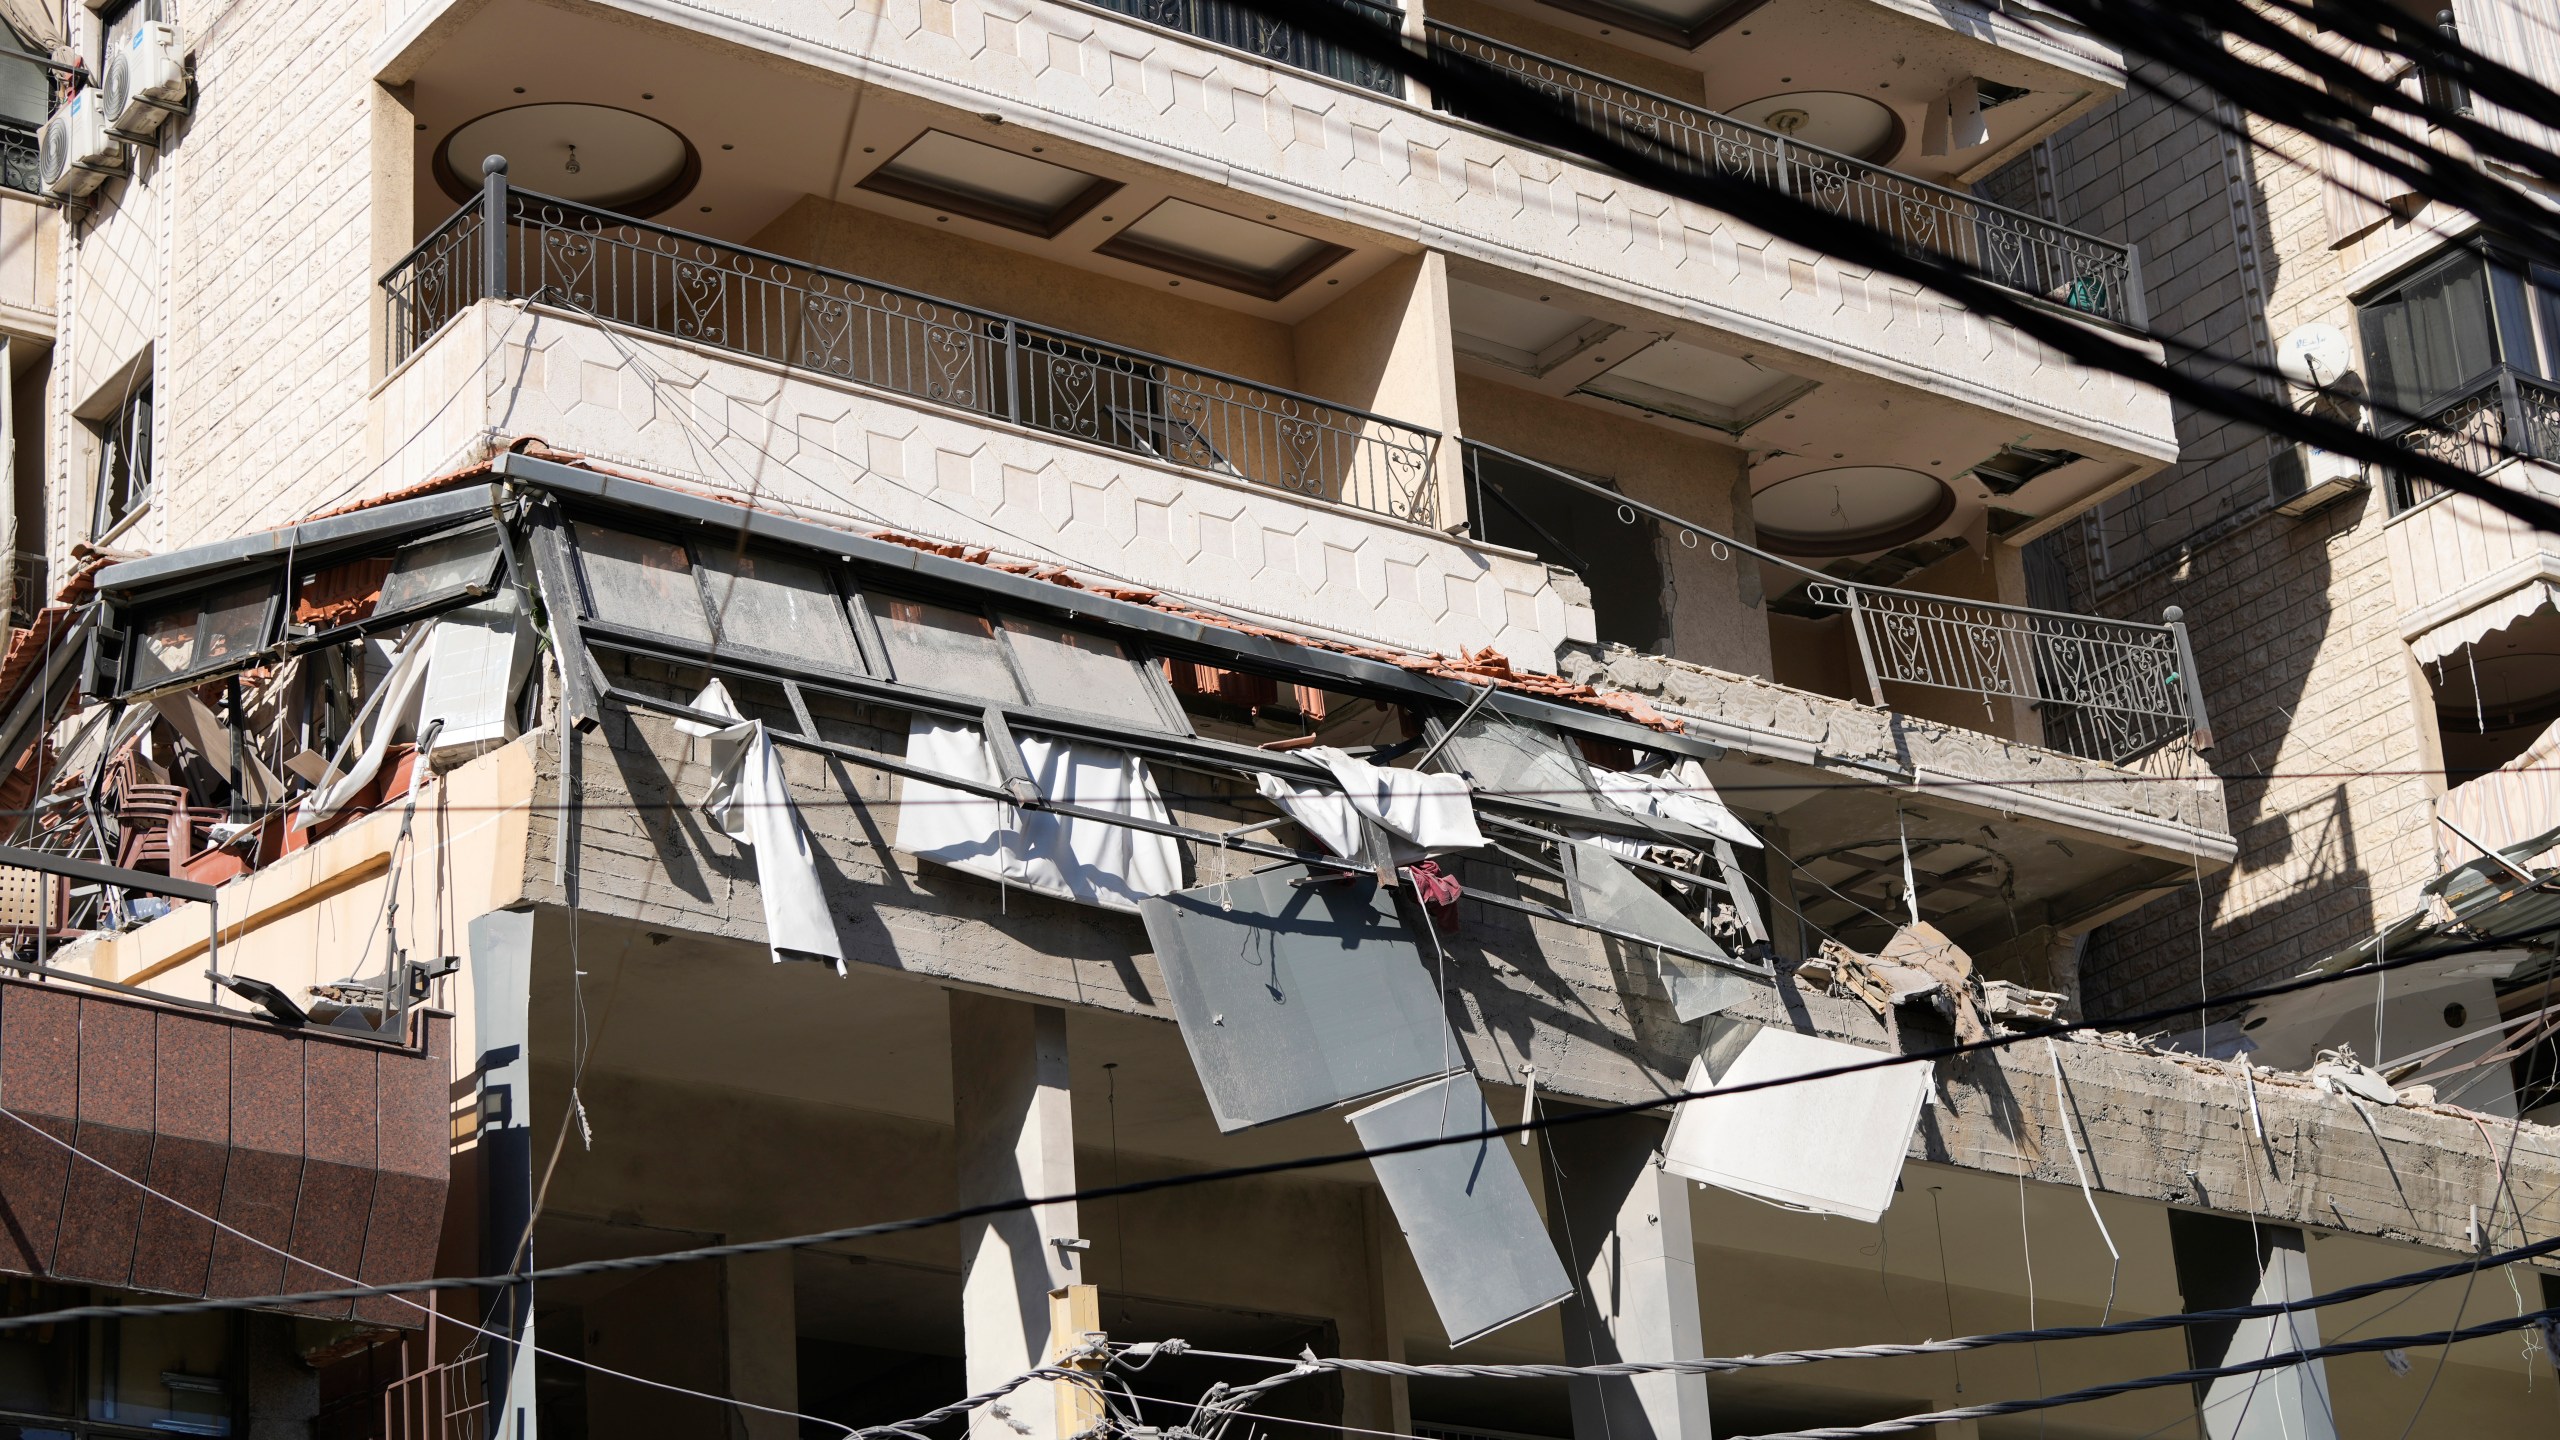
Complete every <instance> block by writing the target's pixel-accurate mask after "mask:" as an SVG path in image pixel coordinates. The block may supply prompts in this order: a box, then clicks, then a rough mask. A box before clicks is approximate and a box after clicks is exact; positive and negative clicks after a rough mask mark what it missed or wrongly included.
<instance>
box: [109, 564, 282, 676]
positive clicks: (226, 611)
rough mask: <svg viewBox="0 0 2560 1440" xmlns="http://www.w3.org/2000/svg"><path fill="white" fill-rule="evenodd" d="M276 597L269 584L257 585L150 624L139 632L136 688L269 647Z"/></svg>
mask: <svg viewBox="0 0 2560 1440" xmlns="http://www.w3.org/2000/svg"><path fill="white" fill-rule="evenodd" d="M274 593H275V592H274V587H273V586H272V585H271V584H269V583H268V582H267V581H264V580H257V581H252V582H250V583H249V584H246V585H240V586H235V587H234V588H232V589H229V590H225V591H222V592H221V593H219V594H216V595H211V596H207V597H204V598H203V599H201V600H199V601H198V602H197V603H195V604H192V605H181V606H179V607H177V608H175V609H172V610H169V611H166V612H164V613H162V614H160V615H157V616H155V617H153V618H152V619H150V620H148V621H145V622H144V623H143V624H142V625H140V626H138V627H136V629H135V632H134V642H135V644H134V655H133V683H134V684H135V685H137V686H142V685H154V684H158V683H159V682H160V681H162V680H168V679H174V678H176V677H178V676H181V675H185V674H187V673H189V672H191V671H195V670H202V669H206V668H209V667H212V666H217V665H220V664H222V663H224V662H225V661H231V660H238V659H239V658H241V657H242V656H244V655H248V654H250V653H252V652H254V651H256V650H257V649H258V648H259V647H260V646H261V645H263V644H265V643H266V638H267V604H268V601H269V600H270V599H271V598H272V597H273V595H274Z"/></svg>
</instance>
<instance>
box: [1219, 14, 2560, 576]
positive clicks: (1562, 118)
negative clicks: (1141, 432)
mask: <svg viewBox="0 0 2560 1440" xmlns="http://www.w3.org/2000/svg"><path fill="white" fill-rule="evenodd" d="M1237 3H1238V4H1239V5H1241V6H1242V7H1243V8H1245V9H1248V10H1252V11H1254V12H1256V13H1258V14H1261V15H1264V16H1266V17H1267V18H1270V19H1272V20H1274V21H1281V22H1285V23H1287V24H1290V25H1292V26H1295V27H1296V28H1298V29H1300V30H1304V31H1306V32H1308V33H1310V34H1313V35H1315V36H1317V37H1318V38H1321V39H1324V40H1327V41H1330V42H1332V43H1334V44H1336V45H1339V46H1341V47H1342V48H1343V49H1344V50H1346V51H1348V52H1350V53H1352V54H1355V55H1359V56H1362V57H1363V58H1366V59H1370V60H1374V61H1377V62H1380V63H1382V64H1385V65H1388V66H1390V67H1391V68H1393V69H1395V70H1396V71H1397V72H1398V73H1400V74H1403V75H1405V76H1407V77H1408V78H1411V79H1413V80H1416V81H1419V82H1420V83H1422V84H1423V85H1426V86H1428V87H1430V88H1431V90H1432V92H1433V93H1434V95H1444V96H1448V97H1450V98H1452V99H1454V100H1456V101H1458V102H1459V104H1458V107H1457V108H1459V109H1460V110H1461V111H1462V112H1466V113H1474V114H1496V113H1499V114H1503V115H1504V116H1505V119H1506V120H1507V121H1508V122H1509V128H1511V129H1512V130H1513V131H1514V132H1515V133H1517V134H1519V135H1520V136H1521V137H1522V138H1524V139H1528V140H1530V141H1532V142H1533V143H1541V144H1547V145H1551V146H1553V147H1554V148H1556V149H1558V150H1561V151H1563V152H1565V153H1567V154H1570V155H1574V156H1577V157H1579V158H1582V159H1585V160H1588V161H1590V162H1592V163H1594V164H1598V165H1601V166H1604V167H1605V168H1608V169H1610V170H1614V171H1616V172H1618V173H1619V174H1621V175H1624V176H1626V177H1627V178H1629V179H1631V180H1633V181H1635V182H1636V183H1638V184H1641V185H1644V186H1647V187H1648V188H1651V189H1653V190H1656V191H1658V192H1660V193H1662V194H1665V195H1670V196H1673V197H1676V198H1680V199H1685V200H1688V201H1691V202H1693V203H1695V204H1699V205H1703V206H1706V207H1708V208H1709V209H1713V210H1718V211H1721V212H1724V213H1726V214H1730V215H1734V216H1737V217H1740V218H1743V219H1745V220H1748V221H1749V222H1751V223H1752V224H1754V225H1757V226H1759V227H1760V228H1762V229H1764V230H1767V231H1768V232H1769V233H1770V234H1772V235H1773V236H1776V237H1777V238H1780V239H1783V240H1786V241H1789V242H1791V243H1794V244H1798V245H1802V246H1804V247H1806V248H1807V249H1808V250H1810V251H1813V252H1815V253H1820V254H1827V255H1830V256H1832V257H1834V258H1836V259H1839V260H1844V261H1847V262H1849V263H1852V264H1857V265H1865V266H1869V267H1871V268H1873V269H1876V270H1879V271H1882V272H1884V273H1887V274H1891V275H1895V276H1899V277H1901V278H1903V279H1906V280H1912V281H1916V282H1918V283H1920V284H1922V285H1926V286H1928V287H1929V288H1931V289H1933V290H1936V291H1938V292H1939V293H1941V294H1944V295H1946V296H1947V297H1948V298H1950V299H1953V300H1955V301H1957V302H1958V303H1960V304H1962V305H1963V306H1965V307H1966V308H1968V309H1970V310H1973V311H1975V312H1976V313H1979V314H1982V315H1984V316H1987V317H1991V318H1995V319H1998V320H2000V321H2002V322H2004V323H2006V324H2008V325H2010V326H2011V327H2013V328H2015V329H2016V330H2018V331H2019V332H2020V333H2022V334H2025V335H2027V336H2029V337H2031V338H2033V339H2034V340H2036V341H2038V342H2040V343H2042V344H2044V345H2046V346H2048V347H2050V348H2051V349H2052V350H2053V351H2055V352H2056V353H2058V354H2060V355H2063V356H2065V357H2067V358H2069V359H2071V360H2074V361H2076V362H2078V363H2080V364H2083V365H2086V366H2088V367H2090V368H2092V369H2095V370H2101V371H2104V372H2106V373H2109V374H2113V375H2119V376H2122V377H2124V378H2126V379H2129V380H2133V381H2136V382H2139V383H2142V384H2146V385H2149V386H2152V387H2153V388H2155V389H2158V390H2160V391H2161V392H2163V393H2164V394H2166V395H2167V396H2169V397H2170V398H2171V399H2174V400H2180V401H2183V402H2185V403H2187V404H2189V405H2193V406H2195V407H2196V408H2198V409H2202V410H2206V411H2209V412H2211V413H2214V414H2217V415H2221V416H2223V417H2225V418H2226V419H2231V420H2236V421H2239V422H2241V423H2243V424H2248V425H2254V426H2257V427H2259V428H2261V429H2265V430H2268V431H2271V432H2273V433H2276V434H2280V435H2284V436H2286V437H2288V438H2291V439H2297V440H2302V441H2306V442H2308V443H2310V444H2313V445H2316V446H2318V447H2320V448H2322V449H2324V450H2329V451H2332V452H2334V453H2337V454H2340V455H2344V456H2347V457H2349V458H2352V459H2357V460H2362V461H2364V462H2366V463H2368V464H2371V465H2375V466H2377V467H2380V468H2383V469H2385V470H2396V471H2398V472H2400V473H2402V474H2404V475H2409V476H2412V477H2415V478H2418V479H2422V480H2427V481H2430V482H2433V483H2435V484H2438V485H2441V486H2443V487H2444V488H2446V489H2449V490H2452V491H2455V492H2456V493H2459V494H2463V495H2468V496H2471V497H2473V498H2475V499H2478V500H2480V501H2481V502H2482V503H2484V504H2487V505H2490V506H2492V507H2494V508H2496V509H2499V510H2501V511H2504V512H2506V513H2507V514H2509V515H2512V516H2514V517H2515V518H2517V519H2519V520H2522V521H2524V522H2525V523H2526V524H2528V525H2531V526H2533V527H2534V528H2536V529H2539V530H2546V531H2553V532H2560V504H2554V503H2553V502H2551V501H2549V500H2546V499H2543V498H2541V497H2539V496H2536V495H2528V494H2526V493H2524V492H2522V491H2519V490H2516V489H2513V488H2511V487H2508V486H2505V485H2501V484H2498V483H2496V482H2494V481H2490V480H2487V479H2485V478H2483V477H2482V476H2480V475H2478V474H2475V473H2473V472H2472V471H2469V470H2466V469H2463V468H2462V467H2460V466H2458V465H2454V464H2452V463H2450V462H2448V461H2444V460H2440V459H2438V458H2436V457H2434V456H2430V455H2427V454H2424V453H2423V452H2419V451H2413V450H2409V449H2406V448H2403V447H2401V446H2399V445H2396V444H2393V443H2391V442H2388V441H2384V440H2382V439H2380V438H2378V437H2376V436H2374V435H2371V434H2369V433H2367V432H2365V431H2363V430H2361V429H2359V428H2357V427H2354V426H2351V425H2349V424H2346V423H2345V422H2343V421H2340V420H2336V419H2333V418H2330V417H2328V416H2326V415H2321V414H2315V413H2309V412H2303V411H2297V410H2295V409H2293V408H2292V407H2291V406H2290V405H2287V404H2284V403H2282V402H2280V401H2277V400H2273V399H2269V398H2268V397H2266V396H2263V395H2257V394H2253V393H2250V392H2248V391H2245V390H2240V389H2237V388H2234V387H2231V386H2228V385H2224V384H2222V383H2220V382H2218V381H2212V380H2207V379H2204V378H2202V377H2200V376H2195V375H2190V374H2187V373H2186V372H2184V371H2181V370H2178V369H2176V368H2173V367H2171V366H2169V365H2167V364H2165V363H2163V362H2162V361H2159V360H2155V359H2153V358H2151V357H2150V356H2149V355H2148V354H2146V353H2144V352H2142V351H2140V350H2139V349H2137V348H2136V347H2133V346H2131V345H2128V344H2126V343H2124V342H2122V341H2120V340H2117V339H2115V338H2113V337H2111V336H2109V335H2106V334H2104V333H2102V332H2101V331H2099V330H2098V329H2097V328H2095V327H2093V326H2089V325H2087V324H2085V323H2084V322H2082V321H2080V320H2078V319H2075V318H2072V317H2070V316H2069V315H2068V314H2067V313H2065V312H2060V311H2055V310H2048V309H2046V308H2045V307H2044V306H2042V305H2041V304H2039V303H2037V302H2034V301H2031V300H2029V299H2028V298H2027V297H2025V296H2023V295H2019V294H2015V293H2013V292H2011V291H2009V290H2007V289H2005V288H2003V287H2002V286H2000V285H1998V284H1996V283H1994V282H1992V281H1990V280H1988V279H1986V278H1984V277H1983V276H1982V275H1981V274H1980V273H1979V272H1977V271H1975V270H1973V269H1972V268H1971V267H1970V266H1968V265H1965V264H1963V263H1962V262H1960V261H1956V260H1953V259H1949V258H1946V257H1943V256H1940V255H1937V254H1934V253H1931V252H1928V251H1924V250H1919V249H1916V248H1914V247H1911V246H1909V245H1907V244H1905V243H1903V242H1902V241H1900V240H1899V239H1897V238H1896V237H1893V236H1890V235H1888V234H1886V233H1884V232H1882V231H1876V230H1871V229H1868V228H1866V227H1864V226H1861V225H1859V224H1857V223H1855V222H1854V221H1848V220H1844V219H1843V218H1842V217H1841V216H1838V215H1836V214H1833V213H1832V212H1831V211H1829V210H1827V209H1824V208H1823V207H1821V206H1819V205H1816V204H1813V203H1811V202H1809V201H1807V200H1804V199H1802V198H1800V197H1798V196H1796V195H1793V194H1791V193H1788V192H1786V191H1782V190H1779V189H1776V188H1774V187H1772V186H1770V185H1768V184H1765V183H1763V182H1761V181H1759V180H1756V179H1750V178H1743V177H1738V176H1733V175H1728V174H1723V173H1716V172H1710V171H1702V170H1700V169H1698V168H1696V167H1695V166H1694V165H1693V164H1683V163H1680V160H1681V159H1682V158H1684V157H1679V156H1678V155H1677V152H1675V151H1671V150H1669V149H1667V147H1664V146H1663V145H1662V144H1661V143H1660V142H1659V141H1654V140H1650V139H1649V138H1648V137H1644V136H1642V135H1640V134H1638V133H1637V132H1634V131H1617V132H1615V133H1613V132H1610V131H1603V130H1601V129H1599V128H1597V127H1594V126H1593V125H1591V124H1590V123H1588V122H1586V121H1584V120H1582V119H1581V118H1580V117H1579V116H1578V115H1576V114H1575V113H1574V112H1573V110H1572V108H1571V107H1570V106H1569V105H1566V104H1563V103H1560V102H1559V101H1557V100H1556V99H1554V98H1553V97H1551V96H1549V95H1547V94H1546V93H1544V92H1543V91H1541V90H1539V89H1537V88H1536V87H1535V86H1534V85H1532V84H1530V83H1529V82H1527V81H1525V80H1523V79H1520V78H1518V77H1516V76H1513V75H1511V74H1510V73H1509V72H1507V71H1504V70H1501V69H1499V68H1498V67H1495V66H1491V65H1488V64H1485V63H1483V62H1480V61H1472V60H1461V59H1454V58H1450V57H1444V56H1443V55H1441V54H1438V53H1436V52H1429V51H1423V52H1417V51H1415V50H1414V49H1411V48H1409V47H1408V46H1407V45H1406V44H1405V43H1404V41H1403V39H1402V38H1401V37H1400V36H1398V35H1396V34H1394V33H1392V32H1389V31H1386V30H1383V29H1381V28H1379V27H1377V26H1375V25H1373V24H1371V23H1369V22H1367V21H1364V20H1361V19H1358V18H1355V17H1354V16H1352V15H1351V13H1350V12H1348V11H1343V10H1338V9H1336V8H1335V7H1332V6H1328V5H1296V6H1283V5H1281V4H1279V3H1277V0H1237ZM2163 23H2175V22H2174V19H2173V18H2168V19H2164V20H2163ZM2304 88H2309V87H2304Z"/></svg>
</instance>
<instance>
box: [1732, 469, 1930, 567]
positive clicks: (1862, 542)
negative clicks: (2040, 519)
mask: <svg viewBox="0 0 2560 1440" xmlns="http://www.w3.org/2000/svg"><path fill="white" fill-rule="evenodd" d="M1955 508H1956V495H1955V492H1954V491H1953V490H1950V489H1948V488H1947V487H1946V485H1945V484H1944V483H1942V482H1941V481H1940V480H1939V479H1938V478H1937V477H1936V476H1934V475H1925V474H1922V473H1921V472H1920V471H1917V470H1906V469H1904V468H1902V467H1901V466H1899V465H1841V466H1835V467H1833V468H1832V469H1829V470H1816V471H1813V472H1811V473H1809V474H1804V475H1795V476H1790V477H1789V478H1787V479H1784V480H1781V481H1779V482H1778V483H1777V484H1775V485H1772V486H1770V487H1769V488H1768V489H1766V490H1763V491H1761V492H1759V493H1758V494H1756V495H1754V496H1752V497H1751V520H1752V523H1753V524H1754V525H1755V526H1756V527H1758V530H1759V534H1760V542H1761V543H1762V544H1764V545H1766V546H1768V547H1769V548H1770V549H1772V550H1779V551H1784V552H1785V553H1787V554H1789V555H1861V554H1865V553H1866V552H1868V551H1870V550H1882V549H1886V548H1888V547H1890V546H1894V545H1899V544H1901V543H1902V542H1904V541H1906V540H1917V539H1919V538H1920V537H1921V536H1923V535H1926V534H1928V533H1929V532H1930V531H1932V530H1935V529H1937V528H1938V526H1939V525H1940V524H1942V523H1944V522H1945V520H1946V518H1947V517H1948V516H1949V515H1950V514H1953V513H1954V512H1955Z"/></svg>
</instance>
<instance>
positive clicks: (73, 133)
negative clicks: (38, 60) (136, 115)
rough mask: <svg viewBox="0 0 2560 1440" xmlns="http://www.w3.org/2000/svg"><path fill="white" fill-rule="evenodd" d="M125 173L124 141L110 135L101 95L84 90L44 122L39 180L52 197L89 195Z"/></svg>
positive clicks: (39, 148)
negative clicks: (99, 104)
mask: <svg viewBox="0 0 2560 1440" xmlns="http://www.w3.org/2000/svg"><path fill="white" fill-rule="evenodd" d="M123 172H124V142H123V141H121V140H118V139H116V138H115V137H114V136H112V135H109V134H108V133H107V122H106V119H105V117H104V116H103V115H101V114H100V113H99V106H98V92H97V91H96V90H95V89H94V88H93V89H87V90H82V91H81V92H80V93H78V94H76V95H74V96H72V97H71V98H70V99H68V100H65V101H63V102H62V106H61V108H59V109H57V110H55V111H54V112H53V118H52V119H50V120H47V121H46V122H44V134H43V136H42V137H41V138H40V139H39V140H38V141H37V143H36V178H37V180H38V181H39V182H41V183H42V184H43V186H44V188H45V193H46V194H49V195H86V194H88V193H89V192H90V191H92V190H95V189H97V188H98V185H99V183H100V182H102V181H104V180H105V179H106V178H107V177H108V176H109V175H118V174H122V173H123Z"/></svg>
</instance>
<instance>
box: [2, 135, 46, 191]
mask: <svg viewBox="0 0 2560 1440" xmlns="http://www.w3.org/2000/svg"><path fill="white" fill-rule="evenodd" d="M37 144H38V141H37V136H36V127H35V126H33V125H28V124H23V123H21V122H19V121H16V120H0V190H15V191H17V192H19V193H20V194H22V195H41V194H43V193H44V185H43V183H42V181H41V180H40V179H39V178H38V173H37V168H36V147H37Z"/></svg>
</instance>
